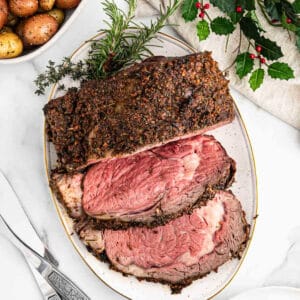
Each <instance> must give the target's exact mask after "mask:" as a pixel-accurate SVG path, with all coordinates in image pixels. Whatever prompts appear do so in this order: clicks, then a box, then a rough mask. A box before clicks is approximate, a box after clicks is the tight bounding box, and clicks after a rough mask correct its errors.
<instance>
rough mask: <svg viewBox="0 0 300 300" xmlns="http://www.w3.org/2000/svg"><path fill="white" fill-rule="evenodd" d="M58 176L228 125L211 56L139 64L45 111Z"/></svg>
mask: <svg viewBox="0 0 300 300" xmlns="http://www.w3.org/2000/svg"><path fill="white" fill-rule="evenodd" d="M44 112H45V117H46V131H47V136H48V140H49V141H50V142H52V143H53V144H54V146H55V149H56V152H57V156H58V163H59V167H60V168H61V169H65V170H66V171H68V172H69V171H73V170H76V169H82V168H84V167H85V166H87V165H89V164H92V163H95V162H97V161H100V160H105V159H109V158H114V157H124V156H128V155H131V154H133V153H137V152H140V151H143V150H146V149H150V148H153V147H157V146H159V145H162V144H166V143H168V142H170V141H172V140H178V139H181V138H184V137H189V136H193V135H197V134H201V133H203V132H204V131H207V130H209V129H212V128H214V127H218V126H221V125H222V124H226V123H229V122H231V121H232V120H233V118H234V107H233V100H232V97H231V96H230V94H229V89H228V81H227V80H226V79H225V78H224V76H223V75H222V73H221V71H220V70H219V69H218V66H217V63H216V62H215V61H214V60H213V59H212V58H211V55H210V53H207V52H205V53H197V54H192V55H188V56H185V57H175V58H165V57H158V58H156V59H153V58H152V59H150V60H146V61H144V62H142V63H137V64H134V65H133V66H131V67H129V68H127V69H125V70H122V71H120V72H119V73H117V74H116V75H114V76H112V77H110V78H108V79H105V80H97V81H96V80H94V81H93V80H92V81H87V82H85V83H83V84H82V87H81V89H80V90H79V91H75V90H71V91H69V92H68V93H67V94H66V95H65V96H63V97H60V98H57V99H53V100H51V101H50V102H49V103H48V104H47V105H46V106H45V108H44Z"/></svg>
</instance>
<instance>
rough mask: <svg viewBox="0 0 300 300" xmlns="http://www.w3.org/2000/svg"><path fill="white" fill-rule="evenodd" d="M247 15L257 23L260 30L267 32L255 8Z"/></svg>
mask: <svg viewBox="0 0 300 300" xmlns="http://www.w3.org/2000/svg"><path fill="white" fill-rule="evenodd" d="M246 17H249V18H250V19H251V20H252V21H253V22H254V23H255V24H256V26H257V28H258V30H259V31H260V32H266V31H265V30H264V29H263V27H262V25H261V24H260V22H259V19H258V17H257V15H256V12H255V11H254V10H252V11H249V12H248V13H247V15H246Z"/></svg>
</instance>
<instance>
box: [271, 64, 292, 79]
mask: <svg viewBox="0 0 300 300" xmlns="http://www.w3.org/2000/svg"><path fill="white" fill-rule="evenodd" d="M268 74H269V75H270V76H271V77H272V78H275V79H283V80H289V79H291V78H295V76H294V71H293V69H292V68H291V67H290V66H289V65H288V64H286V63H280V62H275V63H272V64H271V65H269V67H268Z"/></svg>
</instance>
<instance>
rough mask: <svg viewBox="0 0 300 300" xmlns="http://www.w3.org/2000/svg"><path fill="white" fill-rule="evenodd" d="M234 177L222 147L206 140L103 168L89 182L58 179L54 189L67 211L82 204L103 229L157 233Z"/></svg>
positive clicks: (91, 172) (183, 141) (71, 177)
mask: <svg viewBox="0 0 300 300" xmlns="http://www.w3.org/2000/svg"><path fill="white" fill-rule="evenodd" d="M234 172H235V163H234V161H233V160H232V159H231V158H230V157H229V156H228V155H227V153H226V151H225V150H224V148H223V147H222V146H221V144H220V143H219V142H217V141H216V140H215V139H214V137H212V136H205V135H203V136H202V135H200V136H194V137H191V138H187V139H181V140H179V141H176V142H171V143H169V144H167V145H164V146H161V147H158V148H154V149H152V150H147V151H144V152H140V153H138V154H135V155H131V156H130V157H126V158H118V159H112V160H110V161H105V162H101V163H97V164H95V165H94V166H92V167H91V168H90V169H89V170H88V171H87V173H86V174H85V175H84V176H83V175H82V174H79V175H78V174H76V175H54V177H53V186H54V187H55V189H56V190H57V191H58V192H59V196H60V199H62V201H63V202H64V203H65V205H66V207H70V204H71V205H72V203H74V201H75V202H76V203H78V204H80V203H81V202H82V206H83V210H84V211H85V213H86V214H87V215H89V216H90V217H92V218H93V219H97V221H94V222H95V223H97V225H98V226H99V228H100V227H101V228H104V227H105V228H114V229H118V228H126V227H128V226H149V227H152V226H157V225H161V224H165V223H166V222H168V221H169V220H171V219H174V218H176V217H178V216H180V215H182V214H183V213H185V212H190V211H191V210H192V209H193V207H195V206H199V205H203V204H204V203H205V201H207V200H208V199H210V198H211V197H212V196H213V193H211V189H215V188H218V189H224V188H226V187H228V186H229V185H230V183H231V182H232V180H233V176H234ZM80 180H82V183H81V184H80ZM66 183H67V184H66ZM66 187H67V188H66ZM82 189H83V192H82ZM75 198H76V200H75ZM73 215H74V214H73Z"/></svg>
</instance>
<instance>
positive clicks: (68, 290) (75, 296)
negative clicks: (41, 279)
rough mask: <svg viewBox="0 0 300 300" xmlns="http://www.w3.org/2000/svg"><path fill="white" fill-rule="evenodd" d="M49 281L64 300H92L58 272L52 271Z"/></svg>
mask: <svg viewBox="0 0 300 300" xmlns="http://www.w3.org/2000/svg"><path fill="white" fill-rule="evenodd" d="M47 281H48V283H49V284H50V285H51V286H52V287H53V288H54V289H55V290H56V291H57V292H58V293H59V294H60V295H61V296H62V297H63V299H66V300H90V298H89V297H88V296H87V295H86V294H85V293H84V292H82V291H81V290H80V289H79V288H78V287H76V286H75V285H74V284H73V283H72V282H71V281H70V279H68V278H67V277H66V276H65V275H63V274H62V273H61V272H60V271H58V270H55V269H52V270H51V272H50V273H49V274H48V276H47ZM51 300H52V299H51Z"/></svg>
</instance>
